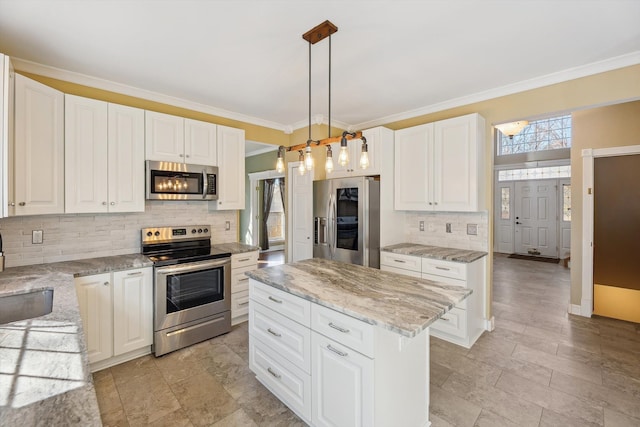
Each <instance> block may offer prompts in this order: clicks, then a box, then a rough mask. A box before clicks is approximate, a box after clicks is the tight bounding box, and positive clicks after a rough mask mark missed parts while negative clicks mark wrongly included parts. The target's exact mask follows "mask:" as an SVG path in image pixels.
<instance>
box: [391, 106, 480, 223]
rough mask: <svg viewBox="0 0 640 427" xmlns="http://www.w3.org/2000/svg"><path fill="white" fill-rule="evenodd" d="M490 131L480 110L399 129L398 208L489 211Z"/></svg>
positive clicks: (396, 198) (396, 189)
mask: <svg viewBox="0 0 640 427" xmlns="http://www.w3.org/2000/svg"><path fill="white" fill-rule="evenodd" d="M484 134H485V121H484V118H483V117H482V116H480V115H479V114H469V115H466V116H461V117H455V118H452V119H448V120H442V121H439V122H435V123H428V124H425V125H420V126H415V127H411V128H406V129H401V130H398V131H396V135H395V201H394V205H395V209H396V210H416V211H449V212H467V211H479V210H483V207H482V205H483V203H484V191H483V189H484V177H483V176H482V173H483V159H484Z"/></svg>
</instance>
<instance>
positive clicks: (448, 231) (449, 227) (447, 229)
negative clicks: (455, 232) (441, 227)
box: [445, 222, 451, 233]
mask: <svg viewBox="0 0 640 427" xmlns="http://www.w3.org/2000/svg"><path fill="white" fill-rule="evenodd" d="M445 229H446V231H447V233H451V223H450V222H447V225H446V227H445Z"/></svg>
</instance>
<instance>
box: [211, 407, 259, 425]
mask: <svg viewBox="0 0 640 427" xmlns="http://www.w3.org/2000/svg"><path fill="white" fill-rule="evenodd" d="M239 426H242V427H258V425H257V424H256V423H254V422H253V420H252V419H251V418H249V416H248V415H247V413H246V412H244V410H243V409H238V410H237V411H235V412H234V413H233V414H231V415H227V416H226V417H224V418H223V419H221V420H220V421H218V422H217V423H215V424H213V425H212V426H211V427H239Z"/></svg>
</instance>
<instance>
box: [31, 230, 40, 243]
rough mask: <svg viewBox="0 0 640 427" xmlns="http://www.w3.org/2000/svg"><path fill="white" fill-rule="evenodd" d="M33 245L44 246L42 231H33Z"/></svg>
mask: <svg viewBox="0 0 640 427" xmlns="http://www.w3.org/2000/svg"><path fill="white" fill-rule="evenodd" d="M31 243H32V244H34V245H40V244H42V230H32V231H31Z"/></svg>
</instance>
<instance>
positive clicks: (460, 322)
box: [431, 307, 467, 338]
mask: <svg viewBox="0 0 640 427" xmlns="http://www.w3.org/2000/svg"><path fill="white" fill-rule="evenodd" d="M431 328H432V329H435V330H437V331H440V332H444V333H447V334H450V335H455V336H456V337H460V338H465V337H466V336H467V312H466V311H465V310H461V309H459V308H457V307H454V308H453V309H452V310H451V311H450V312H448V313H445V314H444V315H443V316H442V317H441V318H440V319H438V320H436V321H435V323H433V324H432V325H431Z"/></svg>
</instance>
